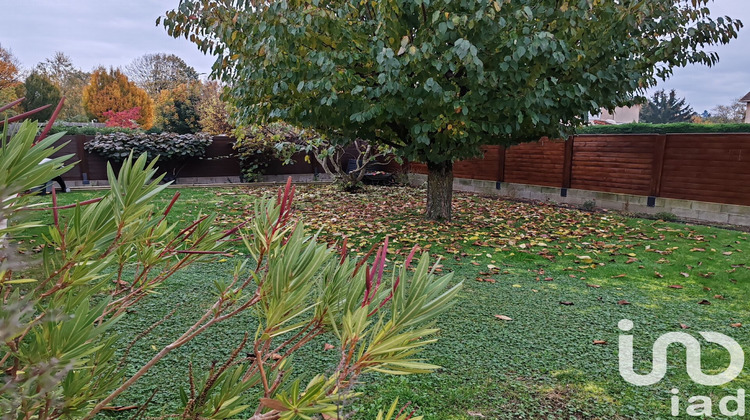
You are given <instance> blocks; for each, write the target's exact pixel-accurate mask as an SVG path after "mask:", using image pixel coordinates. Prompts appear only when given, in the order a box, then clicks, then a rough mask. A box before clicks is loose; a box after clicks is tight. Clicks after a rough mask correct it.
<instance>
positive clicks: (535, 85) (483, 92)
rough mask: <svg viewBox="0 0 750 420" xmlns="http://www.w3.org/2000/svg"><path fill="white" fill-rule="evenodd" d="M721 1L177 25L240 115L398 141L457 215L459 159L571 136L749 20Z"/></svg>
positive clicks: (709, 56)
mask: <svg viewBox="0 0 750 420" xmlns="http://www.w3.org/2000/svg"><path fill="white" fill-rule="evenodd" d="M707 2H708V0H649V1H643V0H622V1H618V2H615V1H591V0H513V1H507V0H506V1H502V0H467V1H450V0H432V1H430V0H379V1H374V0H338V1H326V2H320V1H318V0H312V1H311V0H293V1H274V0H272V1H267V2H256V1H250V0H181V1H180V7H179V8H178V9H176V10H172V11H169V12H167V14H166V17H165V20H164V25H165V27H166V29H167V31H168V33H169V34H170V35H172V36H174V37H180V36H184V37H186V38H189V39H191V40H193V41H194V42H195V43H196V44H197V45H198V47H199V49H200V50H201V51H204V52H208V53H212V54H215V55H216V56H217V61H216V63H215V64H214V67H213V76H214V77H216V78H219V79H221V80H222V81H224V82H226V83H227V84H228V85H229V86H230V92H229V93H230V95H229V97H231V98H232V100H233V101H234V103H235V105H237V107H238V108H239V117H241V118H243V119H245V120H254V121H259V120H260V121H263V120H269V119H284V120H286V121H287V122H290V123H292V124H295V125H301V126H303V127H312V128H315V129H317V130H320V131H322V132H327V133H329V134H330V135H332V136H336V137H340V138H342V139H344V140H351V139H355V138H365V139H369V140H372V141H378V142H382V143H385V144H388V145H391V146H394V147H396V148H397V149H398V150H399V153H401V154H402V155H403V156H404V157H405V158H407V159H411V160H417V161H421V162H425V163H426V164H427V167H428V169H429V176H428V192H427V217H428V218H431V219H450V203H451V190H452V179H453V171H452V168H453V161H454V160H457V159H462V158H468V157H472V156H476V155H478V154H480V146H482V145H485V144H506V145H508V144H513V143H518V142H522V141H528V140H536V139H538V138H539V136H542V135H550V136H564V135H567V134H569V133H571V132H573V131H574V129H575V127H577V126H579V125H581V124H582V123H583V122H584V116H585V115H587V114H588V113H595V112H598V110H599V109H600V108H601V107H604V108H610V109H611V108H614V107H616V106H620V105H628V104H632V103H633V102H634V99H636V98H635V97H634V96H635V95H639V94H642V93H643V92H644V90H645V89H646V88H649V87H651V86H654V85H655V84H656V82H657V80H658V79H661V78H666V77H668V76H669V75H670V74H671V73H672V69H673V68H674V67H676V66H684V65H686V64H690V63H702V64H707V65H711V64H714V63H716V61H717V60H718V57H717V55H716V54H715V53H711V52H706V51H703V49H702V47H703V46H705V45H711V44H716V43H726V42H729V40H730V39H732V38H735V37H736V36H737V31H738V29H739V28H740V27H741V26H742V24H741V23H740V22H739V21H736V20H733V19H731V18H728V17H724V18H721V19H719V18H717V19H713V18H712V17H711V16H710V15H709V10H708V9H707V8H706V7H705V5H706V3H707Z"/></svg>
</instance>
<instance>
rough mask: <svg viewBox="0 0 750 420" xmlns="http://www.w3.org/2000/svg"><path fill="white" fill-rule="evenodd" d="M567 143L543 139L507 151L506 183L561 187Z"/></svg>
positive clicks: (512, 147)
mask: <svg viewBox="0 0 750 420" xmlns="http://www.w3.org/2000/svg"><path fill="white" fill-rule="evenodd" d="M564 156H565V142H564V141H562V140H550V139H542V140H540V141H538V142H533V143H522V144H518V145H515V146H511V147H509V148H508V149H507V150H506V151H505V182H513V183H517V184H532V185H546V186H550V187H560V186H562V184H563V169H564V166H565V163H564Z"/></svg>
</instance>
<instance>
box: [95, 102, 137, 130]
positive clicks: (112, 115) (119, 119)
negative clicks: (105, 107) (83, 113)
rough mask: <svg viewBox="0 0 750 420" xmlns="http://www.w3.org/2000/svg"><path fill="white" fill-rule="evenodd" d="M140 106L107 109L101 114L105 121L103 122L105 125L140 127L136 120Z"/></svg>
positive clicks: (133, 128)
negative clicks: (117, 109)
mask: <svg viewBox="0 0 750 420" xmlns="http://www.w3.org/2000/svg"><path fill="white" fill-rule="evenodd" d="M140 113H141V108H139V107H135V108H130V109H126V110H124V111H119V112H115V111H111V110H110V111H107V112H105V113H103V114H102V116H103V117H104V118H106V119H107V122H106V123H105V124H104V126H105V127H121V128H129V129H131V130H136V129H138V128H140V127H139V126H138V123H137V122H136V120H137V119H138V117H139V116H140Z"/></svg>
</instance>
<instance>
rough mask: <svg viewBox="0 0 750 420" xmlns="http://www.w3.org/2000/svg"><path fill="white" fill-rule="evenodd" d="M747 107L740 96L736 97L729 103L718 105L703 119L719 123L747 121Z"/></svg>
mask: <svg viewBox="0 0 750 420" xmlns="http://www.w3.org/2000/svg"><path fill="white" fill-rule="evenodd" d="M746 108H747V106H746V104H745V103H744V102H740V98H735V99H733V100H732V103H731V104H729V105H716V106H715V107H714V108H712V109H711V113H710V114H709V115H708V117H706V118H704V119H703V121H704V122H708V123H717V124H731V123H741V122H743V121H745V109H746Z"/></svg>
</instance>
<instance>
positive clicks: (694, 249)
mask: <svg viewBox="0 0 750 420" xmlns="http://www.w3.org/2000/svg"><path fill="white" fill-rule="evenodd" d="M690 252H706V249H705V248H691V249H690Z"/></svg>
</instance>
